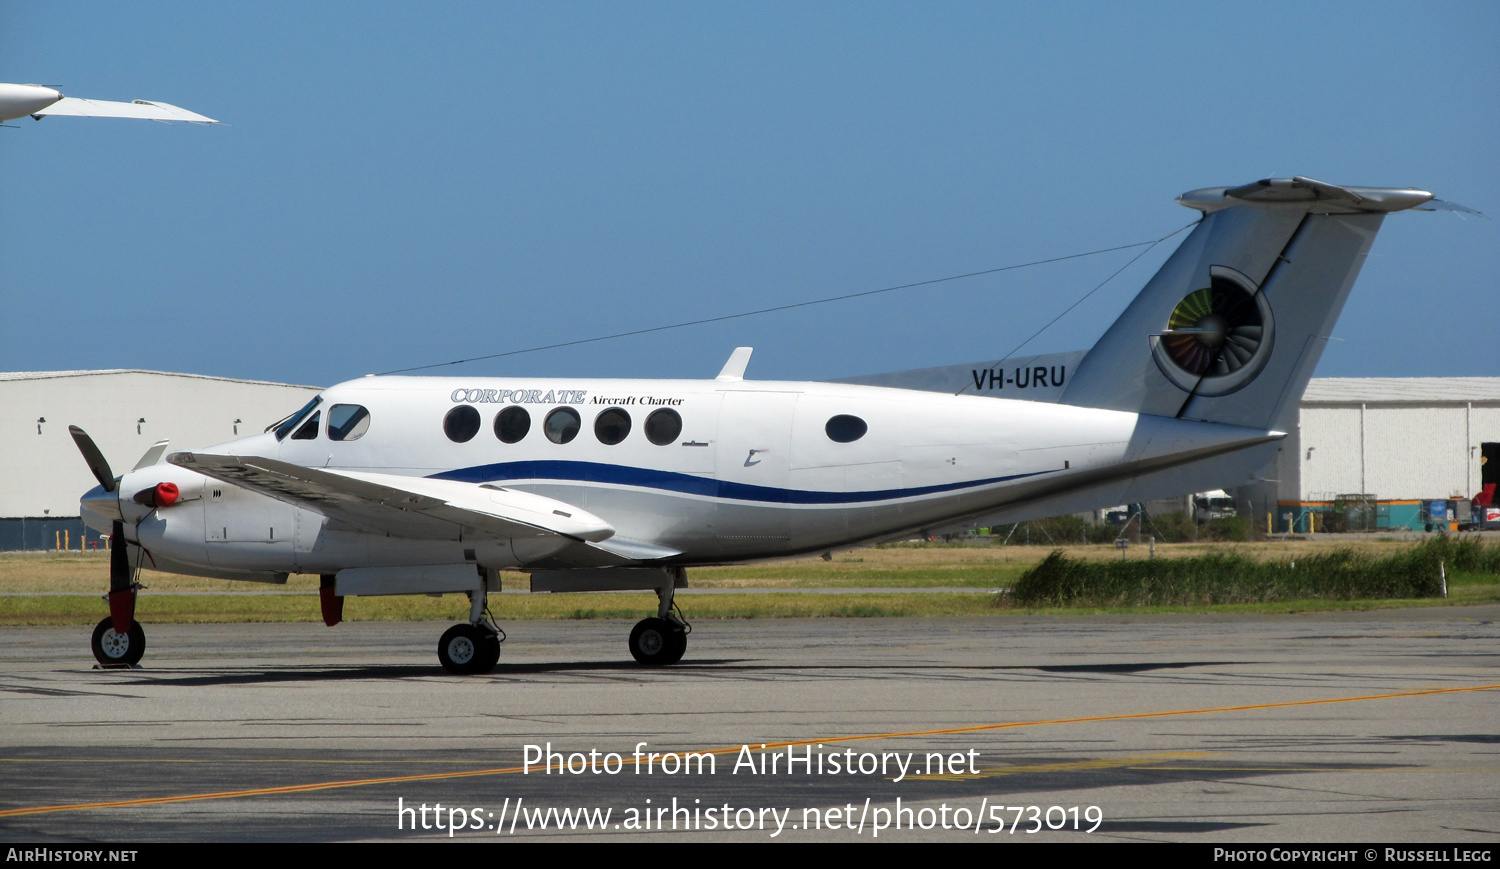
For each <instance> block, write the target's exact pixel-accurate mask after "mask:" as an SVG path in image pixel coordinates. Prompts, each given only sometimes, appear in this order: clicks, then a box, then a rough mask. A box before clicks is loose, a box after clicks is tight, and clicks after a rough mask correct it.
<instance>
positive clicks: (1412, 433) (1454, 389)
mask: <svg viewBox="0 0 1500 869" xmlns="http://www.w3.org/2000/svg"><path fill="white" fill-rule="evenodd" d="M1265 476H1267V477H1268V478H1269V479H1268V480H1266V481H1265V482H1262V483H1260V484H1258V485H1254V486H1244V487H1240V489H1239V490H1237V493H1236V495H1237V498H1236V500H1237V502H1238V503H1239V504H1240V510H1241V512H1242V513H1245V512H1247V511H1248V513H1249V514H1250V515H1251V517H1252V518H1253V519H1254V520H1255V521H1256V522H1257V523H1258V524H1260V523H1265V521H1266V518H1265V517H1266V515H1267V514H1268V513H1269V514H1271V515H1272V526H1273V530H1275V531H1278V532H1279V531H1286V530H1294V531H1309V530H1333V529H1336V528H1339V527H1340V522H1341V520H1340V519H1339V514H1340V513H1342V512H1345V511H1347V508H1348V507H1349V506H1350V505H1357V504H1369V505H1370V507H1368V508H1366V509H1368V510H1369V513H1368V515H1367V516H1365V517H1364V518H1365V520H1366V523H1365V527H1368V528H1371V529H1380V528H1392V529H1401V528H1407V529H1412V530H1424V528H1425V527H1426V524H1427V523H1426V521H1425V520H1424V519H1423V518H1422V514H1421V502H1422V501H1432V500H1441V499H1467V498H1473V497H1474V496H1475V495H1478V494H1479V493H1480V492H1481V491H1482V490H1483V488H1484V486H1485V485H1486V484H1494V483H1496V482H1500V377H1337V378H1324V379H1317V380H1313V381H1312V382H1310V383H1309V384H1308V386H1307V392H1306V393H1304V394H1303V396H1302V406H1301V413H1300V415H1299V425H1298V430H1297V431H1295V432H1292V433H1291V434H1290V435H1289V436H1288V437H1287V439H1286V440H1285V441H1283V442H1282V446H1281V450H1280V453H1279V454H1278V456H1277V461H1276V464H1275V467H1274V468H1271V469H1268V473H1267V474H1266V475H1265ZM1356 524H1359V523H1356ZM1262 527H1264V526H1263V525H1262Z"/></svg>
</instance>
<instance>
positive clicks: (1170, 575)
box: [1011, 537, 1500, 606]
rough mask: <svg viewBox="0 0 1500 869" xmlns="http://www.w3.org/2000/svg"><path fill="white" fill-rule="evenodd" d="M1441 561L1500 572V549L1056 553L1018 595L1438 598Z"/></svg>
mask: <svg viewBox="0 0 1500 869" xmlns="http://www.w3.org/2000/svg"><path fill="white" fill-rule="evenodd" d="M1440 563H1441V564H1444V565H1446V567H1447V569H1448V570H1450V571H1452V570H1464V571H1472V572H1483V573H1493V574H1500V547H1486V546H1483V545H1481V544H1479V543H1478V542H1477V541H1462V542H1459V541H1454V540H1450V539H1448V538H1446V537H1439V538H1436V539H1434V540H1431V541H1428V542H1427V543H1423V544H1422V545H1420V546H1418V547H1416V548H1414V549H1410V550H1408V551H1406V552H1401V553H1397V554H1395V555H1388V556H1386V557H1384V558H1378V559H1377V558H1372V557H1370V556H1367V555H1361V554H1358V553H1355V552H1351V551H1350V550H1347V549H1339V550H1335V551H1333V552H1328V553H1325V554H1321V555H1313V556H1308V557H1304V558H1299V559H1298V560H1296V561H1264V562H1262V561H1254V560H1252V559H1249V558H1245V557H1244V556H1240V555H1235V554H1231V553H1213V554H1209V555H1200V556H1196V557H1193V558H1170V559H1168V558H1159V559H1154V560H1149V561H1145V560H1121V561H1099V562H1091V561H1080V560H1076V559H1071V558H1068V557H1067V556H1065V555H1063V554H1062V552H1061V551H1055V552H1053V553H1052V554H1051V555H1049V556H1047V558H1046V559H1044V560H1043V561H1042V562H1041V563H1040V564H1038V565H1037V566H1035V567H1033V568H1032V569H1031V570H1028V571H1027V572H1026V573H1024V574H1022V576H1021V579H1020V580H1019V581H1018V582H1017V583H1016V584H1015V586H1014V587H1013V588H1012V589H1011V597H1012V599H1013V600H1014V601H1015V602H1016V603H1019V604H1021V605H1022V606H1080V605H1081V606H1202V605H1207V604H1229V603H1274V602H1277V601H1289V600H1355V599H1359V598H1378V599H1391V598H1397V599H1400V598H1422V597H1437V596H1439V595H1441V594H1442V580H1441V575H1440V573H1439V564H1440Z"/></svg>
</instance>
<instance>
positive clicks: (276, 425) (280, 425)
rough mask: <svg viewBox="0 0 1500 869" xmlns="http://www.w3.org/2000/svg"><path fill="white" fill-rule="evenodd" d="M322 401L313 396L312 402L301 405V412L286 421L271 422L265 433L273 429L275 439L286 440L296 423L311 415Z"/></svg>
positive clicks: (320, 397) (321, 397) (321, 398)
mask: <svg viewBox="0 0 1500 869" xmlns="http://www.w3.org/2000/svg"><path fill="white" fill-rule="evenodd" d="M322 401H323V396H321V395H319V396H315V397H314V398H313V400H312V401H309V402H308V403H307V404H304V405H302V409H301V410H299V411H297V412H296V413H294V414H292V415H291V416H289V417H287V418H286V419H283V420H280V421H279V422H273V423H271V424H270V425H268V426H266V431H270V430H271V429H275V430H276V439H277V440H279V441H284V440H286V436H287V435H289V434H291V433H292V430H293V429H295V428H296V427H297V423H299V422H301V421H302V418H303V417H304V416H307V415H308V414H309V413H311V412H312V409H313V408H315V407H317V406H318V405H319V404H321V403H322Z"/></svg>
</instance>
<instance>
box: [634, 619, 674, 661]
mask: <svg viewBox="0 0 1500 869" xmlns="http://www.w3.org/2000/svg"><path fill="white" fill-rule="evenodd" d="M686 651H687V634H686V633H684V632H683V630H682V628H681V627H679V626H677V625H674V624H672V623H671V622H669V621H667V620H666V619H642V620H641V621H640V623H639V624H637V625H636V626H635V629H634V630H632V631H631V632H630V654H631V656H632V657H634V658H635V659H636V660H637V661H639V662H641V663H642V664H645V665H647V666H649V667H661V666H665V665H667V664H675V663H677V662H678V661H680V660H682V655H683V653H684V652H686Z"/></svg>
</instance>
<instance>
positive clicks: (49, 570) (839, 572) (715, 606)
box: [0, 535, 1500, 624]
mask: <svg viewBox="0 0 1500 869" xmlns="http://www.w3.org/2000/svg"><path fill="white" fill-rule="evenodd" d="M1417 542H1418V541H1415V540H1408V541H1398V540H1391V539H1384V540H1382V539H1351V538H1347V537H1337V536H1335V535H1328V537H1327V538H1324V539H1315V540H1312V541H1267V542H1261V543H1229V544H1226V543H1219V544H1212V543H1181V544H1158V545H1157V547H1156V554H1157V557H1158V558H1173V559H1175V558H1186V557H1191V556H1195V555H1202V554H1211V553H1228V554H1233V555H1235V556H1239V557H1242V558H1247V559H1252V560H1255V561H1286V560H1295V559H1297V558H1299V557H1306V556H1308V555H1313V554H1316V553H1319V552H1327V551H1329V550H1330V549H1332V548H1350V549H1353V550H1355V551H1356V552H1359V553H1361V554H1368V555H1369V556H1371V557H1381V556H1384V555H1389V554H1392V553H1395V552H1400V551H1404V550H1407V549H1410V548H1412V547H1413V546H1414V545H1415V544H1416V543H1417ZM1060 548H1061V549H1062V551H1063V553H1064V554H1065V555H1067V556H1068V557H1069V558H1072V559H1079V560H1084V561H1105V560H1112V561H1118V560H1120V553H1119V552H1118V550H1116V549H1114V547H1112V546H1109V545H1107V544H1105V545H1092V546H1077V545H1075V546H1065V547H1060ZM1052 551H1053V549H1052V548H1051V547H1045V546H1004V547H1002V546H996V545H993V544H988V545H974V544H962V543H959V544H895V545H889V546H881V547H874V548H870V549H860V550H854V551H851V552H846V553H841V554H838V555H835V556H834V557H833V558H832V560H829V561H824V560H822V559H820V558H804V559H796V560H791V561H785V562H778V563H772V564H757V565H744V566H737V567H715V568H697V569H693V570H690V571H689V577H690V581H691V583H692V587H694V588H724V589H732V588H757V589H778V588H781V589H799V588H871V589H876V588H1007V587H1010V586H1011V585H1013V584H1014V583H1015V582H1016V581H1017V580H1018V579H1019V578H1020V576H1021V574H1022V573H1024V572H1025V571H1026V570H1028V569H1029V568H1031V567H1033V566H1034V565H1036V564H1037V563H1039V562H1041V561H1042V560H1043V559H1044V558H1046V557H1047V556H1048V554H1049V553H1050V552H1052ZM1126 557H1127V558H1128V559H1129V560H1131V561H1135V560H1143V559H1145V558H1146V547H1145V546H1144V545H1139V546H1132V547H1131V548H1130V550H1129V551H1128V553H1127V555H1126ZM108 573H109V564H108V557H107V556H106V555H104V554H87V555H85V554H79V553H0V593H10V594H16V593H36V592H53V593H58V592H61V593H65V594H70V595H78V596H77V597H65V596H52V595H49V596H45V597H0V624H64V623H66V624H84V623H91V622H93V621H97V620H98V619H99V618H102V617H103V615H104V612H105V610H104V605H103V603H102V602H101V601H100V600H99V599H98V597H97V596H98V595H102V594H103V593H104V591H105V590H106V588H107V586H108V579H107V577H108ZM141 580H142V582H143V583H144V584H145V585H146V586H147V587H148V589H149V591H148V592H147V593H146V594H144V595H142V597H141V602H140V612H141V614H142V615H143V616H144V617H146V618H149V619H151V620H154V621H157V622H223V621H316V620H317V619H318V618H319V614H318V603H317V600H316V598H315V597H313V596H312V595H313V593H315V592H316V590H317V587H318V579H317V577H316V576H296V575H294V576H292V577H291V578H290V579H289V581H288V582H287V584H286V585H283V586H275V585H262V584H256V583H246V582H230V581H226V580H217V579H202V578H195V577H182V576H173V575H169V574H162V573H156V572H153V571H143V572H142V575H141ZM504 581H505V584H506V586H507V587H511V588H518V587H519V588H524V587H525V583H526V577H525V575H524V574H519V573H506V574H505V576H504ZM1497 590H1500V586H1494V587H1493V588H1492V587H1490V586H1488V585H1485V587H1484V588H1482V589H1481V588H1476V589H1474V590H1473V592H1472V594H1466V595H1465V598H1466V601H1465V602H1480V601H1481V600H1493V599H1495V598H1496V596H1497ZM245 591H294V592H304V593H305V596H304V595H245V594H234V595H228V594H208V595H201V596H171V595H164V594H159V593H160V592H210V593H212V592H245ZM152 592H157V593H158V594H153V593H152ZM1471 597H1472V598H1473V599H1472V600H1467V598H1471ZM689 602H690V607H691V610H692V611H691V612H690V616H692V617H694V618H756V617H787V616H887V615H890V616H895V615H900V616H924V615H927V616H946V615H981V614H996V613H1004V612H1018V611H1020V610H1019V608H1015V607H1004V606H1002V607H996V606H995V602H996V601H995V598H994V597H992V596H990V595H983V594H972V593H969V594H951V595H949V594H941V593H930V594H919V595H913V594H880V593H869V594H865V593H861V594H838V595H819V594H805V593H804V594H785V595H777V594H744V595H736V594H723V595H701V596H692V597H690V598H689V597H687V596H685V597H684V603H689ZM494 604H495V606H494V609H495V610H496V615H497V616H498V617H500V618H501V619H503V620H510V619H530V618H542V619H545V618H606V617H611V618H612V617H638V616H640V615H641V614H643V613H644V612H647V611H650V610H652V609H654V608H655V599H654V597H653V596H652V595H650V594H585V595H532V596H519V595H516V596H512V595H507V596H503V597H500V598H496V599H495V601H494ZM1369 605H1370V604H1369V602H1365V603H1361V604H1359V605H1358V606H1352V607H1351V608H1365V607H1367V606H1369ZM1374 605H1382V604H1380V603H1376V604H1374ZM1383 605H1394V603H1390V602H1387V603H1385V604H1383ZM1282 607H1283V605H1277V606H1276V607H1274V608H1267V610H1266V611H1285V610H1284V609H1283V608H1282ZM466 609H467V605H466V602H465V600H464V598H463V596H462V595H449V596H446V597H443V598H430V597H426V596H423V595H415V596H400V597H383V598H350V599H349V600H348V602H347V603H346V608H345V613H346V617H347V618H348V619H350V620H359V621H371V620H374V621H383V620H408V619H410V620H417V619H458V618H461V617H462V615H463V614H464V612H466Z"/></svg>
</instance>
